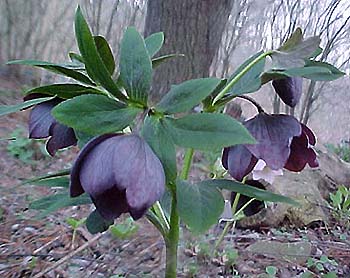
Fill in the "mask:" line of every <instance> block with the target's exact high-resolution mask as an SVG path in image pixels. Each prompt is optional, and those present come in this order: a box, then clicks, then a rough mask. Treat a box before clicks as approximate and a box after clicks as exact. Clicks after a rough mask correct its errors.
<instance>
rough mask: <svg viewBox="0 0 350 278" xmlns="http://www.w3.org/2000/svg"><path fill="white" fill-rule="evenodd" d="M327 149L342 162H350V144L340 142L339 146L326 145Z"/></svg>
mask: <svg viewBox="0 0 350 278" xmlns="http://www.w3.org/2000/svg"><path fill="white" fill-rule="evenodd" d="M326 147H327V149H329V150H330V151H332V152H334V153H335V154H336V155H337V156H339V157H340V158H341V159H342V160H344V161H346V162H350V143H349V142H346V141H342V142H341V143H340V144H337V145H334V144H326Z"/></svg>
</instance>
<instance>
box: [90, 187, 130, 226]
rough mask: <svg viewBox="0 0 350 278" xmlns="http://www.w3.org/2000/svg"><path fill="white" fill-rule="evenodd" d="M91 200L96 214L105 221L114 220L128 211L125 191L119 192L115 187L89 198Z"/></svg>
mask: <svg viewBox="0 0 350 278" xmlns="http://www.w3.org/2000/svg"><path fill="white" fill-rule="evenodd" d="M91 199H92V201H93V203H94V204H95V207H96V209H97V210H98V212H99V213H100V214H101V215H102V217H103V218H105V219H107V220H112V219H115V218H117V217H119V216H120V215H121V214H122V213H125V212H127V211H128V204H127V203H126V197H125V190H122V191H120V190H118V188H117V187H116V186H112V187H111V188H110V189H107V190H106V191H104V192H103V193H102V194H100V195H97V196H91Z"/></svg>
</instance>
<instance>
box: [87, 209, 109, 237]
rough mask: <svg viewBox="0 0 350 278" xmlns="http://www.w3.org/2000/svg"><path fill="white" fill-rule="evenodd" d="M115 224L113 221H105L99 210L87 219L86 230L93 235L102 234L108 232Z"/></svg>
mask: <svg viewBox="0 0 350 278" xmlns="http://www.w3.org/2000/svg"><path fill="white" fill-rule="evenodd" d="M113 222H114V221H113V220H106V219H104V218H103V217H102V216H101V214H100V213H99V212H98V211H97V210H94V211H93V212H91V213H90V215H89V216H88V218H86V228H87V229H88V231H89V232H90V233H92V234H97V233H102V232H104V231H107V230H108V228H109V226H111V225H112V224H113Z"/></svg>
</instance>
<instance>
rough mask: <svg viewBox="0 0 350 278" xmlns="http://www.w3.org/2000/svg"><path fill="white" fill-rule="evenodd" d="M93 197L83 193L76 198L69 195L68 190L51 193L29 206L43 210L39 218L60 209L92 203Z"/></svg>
mask: <svg viewBox="0 0 350 278" xmlns="http://www.w3.org/2000/svg"><path fill="white" fill-rule="evenodd" d="M90 203H91V199H90V198H89V196H88V195H86V194H83V195H81V196H79V197H76V198H71V197H69V192H68V190H67V191H65V192H64V193H58V194H54V195H50V196H47V197H44V198H41V199H39V200H36V201H34V202H32V203H30V204H29V208H31V209H36V210H42V212H41V213H40V214H39V215H38V217H39V218H42V217H45V216H47V215H49V214H51V213H53V212H55V211H57V210H59V209H62V208H65V207H71V206H78V205H85V204H90Z"/></svg>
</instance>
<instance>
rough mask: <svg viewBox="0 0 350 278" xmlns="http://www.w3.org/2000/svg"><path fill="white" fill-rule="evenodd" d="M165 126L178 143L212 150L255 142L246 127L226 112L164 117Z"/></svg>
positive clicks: (187, 146) (183, 145)
mask: <svg viewBox="0 0 350 278" xmlns="http://www.w3.org/2000/svg"><path fill="white" fill-rule="evenodd" d="M164 123H165V126H166V128H167V130H168V132H169V134H171V136H172V138H173V140H174V142H175V144H176V145H178V146H181V147H185V148H194V149H199V150H211V149H217V148H223V147H228V146H233V145H237V144H253V143H255V140H254V138H253V137H252V136H251V135H250V134H249V132H248V131H247V130H246V128H245V127H244V126H243V125H242V124H241V123H239V122H238V121H236V120H234V119H233V118H232V117H230V116H228V115H225V114H214V113H201V114H190V115H187V116H184V117H182V118H179V119H172V118H164Z"/></svg>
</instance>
